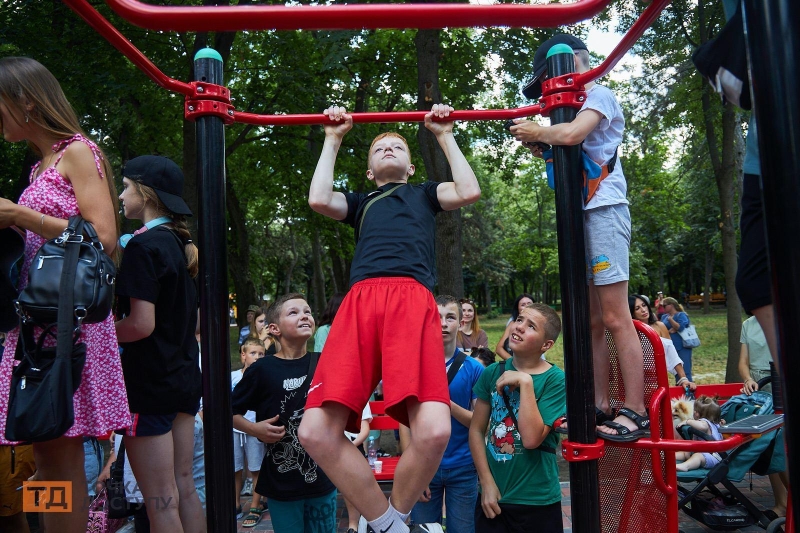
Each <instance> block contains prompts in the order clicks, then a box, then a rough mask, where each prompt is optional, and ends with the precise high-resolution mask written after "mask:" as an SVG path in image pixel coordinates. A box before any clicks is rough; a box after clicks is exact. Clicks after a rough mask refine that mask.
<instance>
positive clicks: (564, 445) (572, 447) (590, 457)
mask: <svg viewBox="0 0 800 533" xmlns="http://www.w3.org/2000/svg"><path fill="white" fill-rule="evenodd" d="M605 454H606V443H605V441H603V440H599V439H598V441H597V442H595V443H594V444H583V443H580V442H572V441H569V440H564V441H561V455H562V456H563V457H564V460H565V461H567V462H570V463H572V462H576V461H594V460H596V459H600V458H601V457H603V456H604V455H605Z"/></svg>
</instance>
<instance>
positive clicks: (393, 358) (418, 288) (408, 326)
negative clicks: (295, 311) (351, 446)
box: [306, 278, 450, 433]
mask: <svg viewBox="0 0 800 533" xmlns="http://www.w3.org/2000/svg"><path fill="white" fill-rule="evenodd" d="M443 361H444V346H443V341H442V326H441V320H440V319H439V308H438V307H437V306H436V302H435V301H434V299H433V295H432V294H431V293H430V291H429V290H428V289H426V288H425V287H424V286H423V285H421V284H420V283H419V282H417V281H416V280H414V279H412V278H371V279H366V280H364V281H360V282H358V283H356V284H355V285H353V287H352V288H351V289H350V291H349V292H348V293H347V296H345V298H344V301H343V302H342V305H341V307H339V311H338V312H337V313H336V318H335V319H334V320H333V324H331V331H330V333H329V335H328V339H327V341H326V342H325V348H324V349H323V350H322V356H321V357H320V360H319V365H318V366H317V370H316V372H315V373H314V379H313V381H312V383H311V387H310V389H309V393H308V399H307V401H306V409H310V408H312V407H321V406H322V405H323V404H324V403H325V402H336V403H339V404H342V405H344V406H346V407H348V408H349V409H350V411H351V412H350V416H349V418H348V420H347V427H346V429H347V430H348V431H352V432H354V433H358V431H359V430H360V427H361V411H362V410H363V409H364V406H365V405H366V404H367V402H368V401H369V396H370V394H372V391H374V390H375V387H376V386H377V385H378V382H379V381H380V380H381V377H383V398H384V406H385V408H386V413H387V414H389V416H391V417H392V418H394V419H395V420H397V421H398V422H400V423H401V424H405V425H408V413H407V412H406V403H405V402H406V400H407V399H409V398H415V399H416V400H417V401H419V402H443V403H446V404H448V405H449V404H450V393H449V391H448V388H447V375H446V373H445V370H444V364H442V363H443Z"/></svg>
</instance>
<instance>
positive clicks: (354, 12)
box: [106, 0, 611, 31]
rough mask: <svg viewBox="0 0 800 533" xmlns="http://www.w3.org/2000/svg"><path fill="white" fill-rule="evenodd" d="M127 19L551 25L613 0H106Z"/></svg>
mask: <svg viewBox="0 0 800 533" xmlns="http://www.w3.org/2000/svg"><path fill="white" fill-rule="evenodd" d="M106 2H107V3H108V5H109V6H111V8H112V9H113V10H114V11H116V12H117V14H118V15H119V16H121V17H122V18H124V19H125V20H127V21H129V22H131V23H132V24H135V25H137V26H140V27H142V28H147V29H150V30H164V31H237V30H347V29H379V28H384V29H389V28H394V29H402V28H422V29H430V28H443V27H449V28H471V27H485V26H509V27H512V28H513V27H517V28H520V27H528V28H551V27H555V26H561V25H564V24H573V23H576V22H580V21H582V20H586V19H589V18H592V17H593V16H595V15H597V14H598V13H599V12H600V11H602V10H603V9H604V8H605V7H606V6H607V5H608V4H610V3H611V0H582V1H580V2H575V3H574V4H545V5H530V4H495V5H470V4H350V5H314V6H291V7H287V6H275V5H247V6H154V5H150V4H145V3H143V2H139V1H137V0H106Z"/></svg>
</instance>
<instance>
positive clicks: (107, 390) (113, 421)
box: [0, 135, 130, 444]
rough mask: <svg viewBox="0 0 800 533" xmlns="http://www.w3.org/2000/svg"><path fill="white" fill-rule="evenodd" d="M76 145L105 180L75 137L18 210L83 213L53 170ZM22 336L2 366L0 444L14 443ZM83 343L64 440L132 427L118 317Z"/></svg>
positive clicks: (28, 258)
mask: <svg viewBox="0 0 800 533" xmlns="http://www.w3.org/2000/svg"><path fill="white" fill-rule="evenodd" d="M74 141H80V142H82V143H84V144H86V145H87V146H89V148H91V149H92V153H93V154H94V161H95V164H96V165H97V170H98V172H99V173H100V177H101V178H102V179H106V178H105V176H104V175H103V168H102V165H101V164H100V162H101V159H102V155H101V154H100V151H99V150H98V149H97V146H96V145H95V144H94V143H93V142H91V141H90V140H88V139H86V138H84V137H83V136H81V135H75V136H74V137H72V138H70V139H65V140H63V141H60V142H58V143H56V144H55V145H53V151H54V152H59V150H61V152H60V153H59V155H58V158H57V159H56V161H55V163H53V166H51V167H49V168H47V169H45V171H44V172H42V174H41V175H40V176H39V177H38V178H36V179H34V176H36V171H37V170H38V168H39V163H37V164H36V165H35V166H34V167H33V169H31V175H30V181H31V183H30V185H29V186H28V187H27V188H26V189H25V190H24V191H23V193H22V196H20V198H19V205H24V206H26V207H30V208H31V209H33V210H35V211H38V212H40V213H43V214H45V215H48V216H52V217H56V218H61V219H67V218H69V217H70V216H73V215H78V214H80V211H79V210H78V201H77V200H76V198H75V191H74V190H73V189H72V183H70V182H69V181H68V180H67V179H66V178H64V177H63V176H62V175H61V174H60V173H59V172H58V170H56V168H55V167H56V165H58V163H59V161H61V158H62V157H63V155H64V151H65V150H66V147H67V146H68V145H69V144H70V143H72V142H74ZM44 241H45V239H44V238H42V237H41V236H39V235H38V234H36V233H33V232H30V231H28V232H27V235H26V238H25V261H24V264H23V266H22V269H21V271H20V277H19V285H20V288H22V287H24V286H25V285H26V284H27V283H28V271H29V270H30V266H31V262H32V261H33V256H34V255H36V252H37V251H38V250H39V248H40V247H41V246H42V244H44ZM39 333H40V332H39V330H38V328H37V331H35V332H34V335H35V336H38V335H39ZM18 337H19V327H17V328H16V329H14V330H12V331H10V332H9V333H8V337H7V340H6V349H5V352H4V354H3V358H2V362H0V444H11V443H10V442H9V441H7V440H5V430H6V415H7V413H8V397H9V389H10V385H11V372H12V369H13V367H14V366H15V364H16V361H15V359H14V354H15V353H16V348H17V340H18ZM81 340H82V341H83V342H85V343H86V364H85V365H84V367H83V374H82V375H81V376H82V377H81V385H80V387H78V390H77V391H75V395H74V396H73V401H74V407H75V423H74V424H73V426H72V427H71V428H70V429H69V431H67V433H66V436H68V437H79V436H82V435H87V436H101V435H105V434H106V433H108V432H109V431H112V430H115V429H121V428H125V427H128V426H129V425H130V414H129V411H128V398H127V395H126V393H125V380H124V379H123V377H122V365H121V363H120V357H119V349H118V346H117V333H116V330H115V329H114V316H113V315H110V316H109V317H108V318H106V319H105V320H104V321H103V322H100V323H98V324H85V325H84V326H83V336H82V338H81ZM52 344H54V342H53V343H52Z"/></svg>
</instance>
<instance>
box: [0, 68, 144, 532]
mask: <svg viewBox="0 0 800 533" xmlns="http://www.w3.org/2000/svg"><path fill="white" fill-rule="evenodd" d="M0 130H2V133H3V138H4V139H5V140H6V141H8V142H20V141H27V142H28V145H29V146H30V147H31V148H32V149H33V150H34V151H35V152H36V153H37V154H38V155H39V156H40V157H41V161H39V163H37V164H36V165H35V166H34V167H33V169H32V170H31V174H30V184H29V185H28V187H27V188H26V189H25V191H23V193H22V195H21V196H20V198H19V201H18V203H14V202H13V201H11V200H8V199H5V198H0V228H5V227H8V226H16V227H17V228H19V229H21V230H24V231H25V234H26V238H25V261H24V264H23V267H22V269H21V272H20V279H19V286H20V289H21V288H23V287H25V285H26V284H27V283H28V272H29V269H30V266H31V262H32V260H33V256H34V255H35V254H36V252H37V251H38V249H39V248H40V247H41V245H42V244H43V243H44V242H45V240H47V239H52V238H54V237H57V236H58V235H60V234H61V233H62V232H63V231H64V229H65V228H66V227H67V223H68V219H69V217H70V216H73V215H78V214H80V215H81V216H82V217H83V218H84V219H85V220H87V221H88V222H91V224H92V225H93V226H94V228H95V230H96V231H97V234H98V236H99V238H100V241H101V242H102V243H103V246H104V247H105V252H106V253H107V254H113V253H114V251H115V248H116V241H117V219H116V212H117V207H116V194H115V192H114V184H113V182H112V179H111V169H110V165H109V164H108V161H107V160H106V158H105V157H104V156H103V153H102V152H101V151H100V149H99V148H98V147H97V146H96V145H95V144H94V143H93V142H92V141H90V140H88V139H87V138H86V137H85V136H84V134H83V131H82V130H81V128H80V126H79V124H78V119H77V117H76V115H75V112H74V111H73V109H72V107H71V106H70V104H69V102H68V101H67V99H66V97H65V96H64V93H63V91H62V90H61V86H60V85H59V83H58V81H57V80H56V79H55V78H54V77H53V75H52V74H51V73H50V72H49V71H48V70H47V69H46V68H45V67H44V66H42V65H41V64H40V63H38V62H37V61H34V60H32V59H29V58H24V57H6V58H2V59H0ZM40 333H41V330H39V329H38V328H37V329H36V331H35V332H34V335H35V336H36V337H37V338H38V335H39V334H40ZM18 336H19V329H18V328H17V329H14V330H12V331H11V332H9V334H8V337H7V341H6V350H5V354H4V357H3V359H2V361H1V362H0V444H11V443H9V442H8V441H7V440H6V438H5V426H6V415H7V411H8V398H9V388H10V382H11V372H12V369H13V367H14V365H15V364H16V363H15V358H14V354H15V352H16V348H17V340H18ZM81 340H82V341H83V342H85V343H86V364H85V365H84V367H83V374H82V376H81V384H80V387H78V390H77V391H76V392H75V395H74V396H73V402H74V409H75V423H74V424H73V426H72V427H71V428H70V429H69V430H68V431H67V432H66V434H64V436H62V437H59V438H57V439H53V440H51V441H47V442H37V443H34V445H33V450H34V458H35V460H36V466H37V469H38V479H39V480H42V481H71V482H72V502H73V510H72V512H70V513H43V514H42V516H43V517H44V523H45V527H46V528H47V529H48V530H52V531H59V532H60V533H83V532H84V531H86V522H87V507H86V505H84V504H83V502H85V501H86V498H87V490H86V479H85V474H84V469H83V465H84V454H83V439H82V437H83V436H100V435H105V434H106V433H108V432H109V431H111V430H115V429H121V428H125V427H127V426H128V425H129V424H130V416H129V411H128V402H127V397H126V394H125V384H124V380H123V377H122V367H121V365H120V357H119V352H118V348H117V336H116V332H115V329H114V319H113V316H111V315H109V317H108V318H106V320H104V321H103V322H100V323H97V324H85V325H84V326H83V327H82V338H81ZM51 344H55V342H53V343H51Z"/></svg>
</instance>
